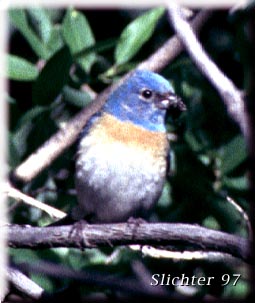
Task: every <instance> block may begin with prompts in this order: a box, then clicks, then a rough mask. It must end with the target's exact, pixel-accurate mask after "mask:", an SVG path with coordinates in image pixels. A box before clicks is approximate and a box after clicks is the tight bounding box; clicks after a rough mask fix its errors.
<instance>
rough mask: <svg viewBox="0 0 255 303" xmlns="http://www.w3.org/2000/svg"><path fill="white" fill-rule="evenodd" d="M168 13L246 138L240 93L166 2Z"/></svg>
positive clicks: (188, 48) (190, 53)
mask: <svg viewBox="0 0 255 303" xmlns="http://www.w3.org/2000/svg"><path fill="white" fill-rule="evenodd" d="M168 13H169V17H170V20H171V23H172V25H173V27H174V29H175V31H176V33H177V35H178V37H179V38H180V39H181V41H182V43H183V44H184V45H185V47H186V50H187V52H188V53H189V55H190V56H191V58H192V59H193V61H194V62H195V63H196V65H197V67H198V68H199V70H200V71H201V73H203V74H204V75H205V76H206V77H207V78H208V80H209V81H210V82H211V83H212V85H213V86H214V87H215V89H216V90H217V92H218V93H219V94H220V96H221V98H222V100H223V101H224V104H225V105H226V108H227V110H228V112H229V115H230V116H231V117H232V119H233V120H234V121H236V123H237V124H238V125H239V127H240V129H241V131H242V133H243V134H244V136H245V137H247V117H246V113H245V106H244V101H243V99H242V95H241V92H240V91H239V90H238V89H237V88H236V87H235V85H234V84H233V82H232V81H231V80H230V79H229V78H228V77H227V76H226V75H224V73H223V72H222V71H221V70H220V69H219V68H218V67H217V65H216V64H215V63H214V62H213V61H212V60H211V59H210V58H209V56H208V55H207V54H206V52H205V50H204V49H203V48H202V46H201V44H200V43H199V41H198V40H197V38H196V36H195V34H194V31H193V30H192V28H191V27H190V25H189V23H188V22H186V21H185V20H184V19H183V18H182V15H181V9H180V7H179V6H178V5H177V4H176V3H175V2H173V1H169V2H168Z"/></svg>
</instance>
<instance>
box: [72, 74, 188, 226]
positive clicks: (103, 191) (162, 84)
mask: <svg viewBox="0 0 255 303" xmlns="http://www.w3.org/2000/svg"><path fill="white" fill-rule="evenodd" d="M167 110H169V111H170V113H171V111H172V112H173V113H174V112H176V111H180V112H182V111H183V110H185V105H184V103H183V102H182V100H181V99H180V98H179V97H178V96H177V95H176V94H175V92H174V89H173V87H172V85H171V84H170V83H169V82H168V81H167V80H166V79H165V78H164V77H163V76H161V75H159V74H157V73H154V72H151V71H148V70H136V71H134V72H133V73H131V75H130V76H128V77H127V79H125V80H124V82H123V83H121V84H120V85H119V86H118V87H117V88H116V89H115V90H114V91H113V92H112V93H111V94H110V96H109V97H108V99H107V101H106V102H105V104H104V106H103V107H102V109H101V110H100V111H99V112H98V113H96V114H95V115H93V116H92V117H91V118H90V120H89V122H88V123H87V125H86V126H85V127H84V129H83V131H82V133H81V136H80V139H79V144H78V150H77V155H76V165H75V187H76V192H77V200H78V204H77V206H76V207H74V208H73V209H72V212H71V217H72V219H73V220H74V221H79V220H82V219H83V220H85V221H88V222H90V223H117V222H126V221H128V220H129V219H130V218H147V217H148V215H149V214H150V213H151V212H152V210H153V208H154V206H155V204H156V203H157V201H158V199H159V197H160V195H161V193H162V190H163V186H164V183H165V180H166V174H167V167H168V157H169V149H170V146H169V142H168V137H167V131H166V125H165V118H166V113H167Z"/></svg>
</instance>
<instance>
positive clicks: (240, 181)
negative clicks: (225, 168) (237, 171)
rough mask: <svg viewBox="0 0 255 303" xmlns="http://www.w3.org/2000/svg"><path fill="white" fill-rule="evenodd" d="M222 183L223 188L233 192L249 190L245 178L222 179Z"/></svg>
mask: <svg viewBox="0 0 255 303" xmlns="http://www.w3.org/2000/svg"><path fill="white" fill-rule="evenodd" d="M222 183H223V186H226V187H228V188H230V189H235V190H247V189H248V188H249V184H248V180H247V178H246V176H241V177H236V178H227V177H224V178H223V180H222Z"/></svg>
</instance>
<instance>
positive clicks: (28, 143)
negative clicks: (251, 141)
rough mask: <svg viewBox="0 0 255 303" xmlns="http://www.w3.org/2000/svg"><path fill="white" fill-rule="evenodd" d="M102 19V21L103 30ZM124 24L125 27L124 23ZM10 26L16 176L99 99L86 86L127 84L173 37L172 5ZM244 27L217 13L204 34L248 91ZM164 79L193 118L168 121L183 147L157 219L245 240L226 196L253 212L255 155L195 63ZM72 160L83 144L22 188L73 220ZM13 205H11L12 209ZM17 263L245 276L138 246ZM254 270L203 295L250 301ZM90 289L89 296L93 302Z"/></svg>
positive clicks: (24, 15) (45, 282) (33, 14)
mask: <svg viewBox="0 0 255 303" xmlns="http://www.w3.org/2000/svg"><path fill="white" fill-rule="evenodd" d="M235 14H237V15H238V12H236V13H235ZM98 18H101V19H100V20H102V22H98ZM109 18H110V19H112V18H113V19H112V22H104V20H108V21H109ZM114 18H115V19H116V20H122V22H123V23H121V26H119V25H118V24H116V23H115V21H114V20H115V19H114ZM9 22H10V25H11V35H10V50H11V53H10V54H9V55H8V71H7V77H8V78H9V80H10V91H9V94H10V98H9V100H11V102H10V104H9V107H10V129H9V165H10V170H12V169H13V168H15V167H16V166H18V165H19V164H20V163H22V161H23V160H24V159H25V158H26V157H27V156H28V155H30V154H31V153H33V152H34V151H35V150H36V149H37V148H38V147H39V146H41V145H42V144H43V143H44V142H45V141H46V140H47V139H48V138H49V137H50V136H51V135H52V134H54V133H55V132H56V131H57V129H59V128H60V127H61V126H62V125H64V123H65V122H66V121H68V120H69V119H70V118H71V117H72V116H73V115H74V114H75V113H77V112H78V111H79V110H80V108H81V107H83V106H86V105H87V104H88V103H89V102H91V100H92V97H91V94H90V92H89V90H88V89H87V87H88V86H89V87H90V88H91V89H93V90H94V91H95V92H100V91H101V90H102V89H103V88H105V87H106V86H107V85H108V84H109V83H111V82H113V81H116V80H118V79H119V77H120V75H121V74H122V73H123V72H126V71H128V70H129V69H131V68H133V67H135V66H136V65H137V63H139V62H141V60H144V59H146V57H147V56H148V55H150V54H151V53H152V51H154V50H155V49H157V48H158V47H159V46H160V45H161V44H162V43H163V42H164V41H165V40H166V39H168V38H169V37H170V35H171V32H170V27H169V24H168V21H167V18H166V16H165V15H164V10H163V9H162V8H156V9H152V10H148V11H146V12H139V14H138V15H137V12H135V11H114V12H108V11H104V12H98V11H78V10H75V9H68V10H47V9H41V8H33V9H28V10H24V9H11V10H10V11H9ZM102 24H103V26H102ZM243 24H244V21H243V17H242V15H241V17H240V18H236V17H235V16H233V15H232V17H229V16H228V14H227V12H223V11H222V12H217V13H216V14H215V16H214V17H213V18H212V19H211V21H210V22H209V23H208V24H207V26H206V27H205V28H204V30H203V31H202V33H201V40H202V43H203V45H205V47H206V49H207V51H208V52H209V54H210V56H211V57H212V58H214V60H215V62H216V63H217V64H218V65H219V67H220V68H221V69H222V70H223V71H224V72H225V73H226V74H227V76H228V77H230V78H231V79H232V80H233V81H234V82H235V84H236V85H237V86H238V87H239V88H242V89H244V87H243V85H244V83H243V82H242V79H243V70H244V67H243V65H242V63H241V61H240V56H241V55H242V51H241V47H240V41H237V40H236V39H237V38H236V35H235V30H236V28H238V29H239V33H240V35H242V34H243V35H244V31H243V30H242V29H243ZM240 35H239V37H240ZM97 37H100V38H99V39H98V38H97ZM28 50H29V51H28ZM162 74H163V75H164V76H165V77H166V78H167V79H168V80H169V81H171V82H172V84H173V86H174V87H175V90H176V92H177V93H178V94H179V95H180V96H181V97H182V99H183V100H184V102H185V103H186V104H187V107H188V112H187V113H186V114H185V115H184V116H183V117H181V118H180V119H179V120H178V121H172V120H171V119H170V118H168V120H167V127H168V129H169V131H173V132H175V133H177V134H178V140H177V141H176V142H173V143H172V144H171V146H172V151H171V172H170V175H169V178H168V181H167V183H166V185H165V188H164V191H163V194H162V196H161V198H160V201H159V203H158V206H157V208H156V209H155V212H154V213H153V215H152V219H153V220H157V221H170V222H190V223H195V224H201V225H204V226H207V227H209V228H215V229H220V230H224V231H227V232H230V233H235V234H239V235H243V236H247V229H246V226H245V222H244V219H243V217H242V214H240V213H239V212H238V211H237V209H236V208H234V207H233V205H231V204H229V203H228V202H226V199H225V197H226V195H229V196H230V197H232V198H233V199H234V200H235V201H236V202H237V204H239V205H240V206H241V207H242V208H243V209H244V210H245V211H247V209H248V205H247V200H246V199H247V179H246V174H245V173H246V166H245V165H246V160H247V153H246V149H245V144H244V139H243V137H242V135H241V134H240V131H239V129H238V128H237V126H236V125H235V124H234V123H233V121H231V119H230V118H229V116H228V114H227V112H226V109H225V107H224V106H223V105H222V102H221V100H220V99H219V96H218V95H217V93H216V92H215V91H214V90H213V88H212V87H211V86H210V84H209V83H208V82H207V81H206V80H205V79H204V78H203V76H202V75H201V74H200V72H199V71H198V70H197V69H196V67H195V66H194V65H193V63H192V62H191V60H190V58H189V57H188V56H187V55H186V54H182V55H181V56H179V57H178V58H177V59H176V60H175V61H174V62H171V63H170V64H169V66H167V68H165V70H164V71H163V72H162ZM85 83H86V85H87V86H84V84H85ZM102 152H103V151H102ZM74 160H75V146H73V147H71V148H70V149H69V150H68V151H66V152H65V153H64V154H63V155H62V156H60V157H59V158H58V159H57V160H56V161H55V162H54V163H53V164H52V165H51V166H50V167H49V168H48V170H46V171H44V172H43V173H41V174H40V175H39V176H38V177H37V178H35V179H34V180H33V181H31V182H29V183H27V184H24V185H20V188H21V190H22V191H23V192H26V193H28V194H29V195H31V196H34V197H35V198H37V199H39V200H41V201H43V202H45V203H48V204H50V205H53V206H54V207H56V208H59V209H61V210H63V211H69V210H70V209H71V207H72V206H73V205H74V203H76V198H75V196H74V195H72V194H71V192H72V190H73V188H74V184H73V175H74ZM13 203H14V201H10V205H12V204H13ZM10 219H11V221H12V222H15V223H20V224H21V223H24V224H33V225H40V226H42V225H45V224H48V223H50V222H51V220H50V218H49V217H48V216H47V215H46V214H45V213H43V212H41V211H40V210H38V209H34V208H30V207H28V206H27V205H21V204H20V205H19V206H18V207H16V208H14V209H13V210H12V212H11V216H10ZM116 250H118V254H116V257H115V258H114V259H113V260H112V262H110V263H109V256H110V255H111V253H112V252H113V251H116ZM10 254H11V257H12V259H13V260H14V261H15V262H16V263H20V262H24V261H28V262H32V261H33V262H38V261H40V260H48V261H51V262H55V263H58V264H64V265H65V266H69V267H72V268H75V269H78V270H88V269H97V270H100V271H101V272H102V275H103V274H104V272H105V271H107V272H112V273H113V274H115V275H116V276H119V277H120V276H122V277H124V276H130V275H131V274H132V268H131V266H130V263H132V262H133V261H134V260H139V261H140V262H143V263H144V265H145V266H146V267H147V269H148V271H149V272H151V273H161V272H162V273H171V276H180V275H181V274H182V273H187V275H189V276H192V275H194V274H199V275H200V276H206V275H208V276H213V275H214V276H215V277H216V276H217V277H218V278H219V279H220V277H221V276H222V275H223V274H226V273H229V274H232V273H238V272H239V270H240V267H237V266H236V267H233V266H228V264H227V263H224V262H222V261H218V262H216V261H214V262H212V261H178V262H177V261H172V260H168V261H167V262H166V261H165V260H158V259H156V260H153V259H150V258H142V257H141V255H140V254H138V253H134V252H133V251H131V250H129V249H128V248H123V249H119V248H107V249H104V250H99V249H93V250H86V251H84V252H81V251H78V250H72V249H51V250H47V251H32V250H14V249H12V250H10ZM106 264H108V265H106ZM245 269H246V268H245V266H241V270H242V277H241V282H240V284H238V287H234V286H231V285H228V287H222V286H220V282H218V284H217V283H215V284H214V285H212V286H211V287H208V288H206V289H201V288H199V287H198V288H197V289H196V290H195V293H196V295H200V296H204V295H206V294H210V295H212V296H215V297H228V298H231V297H233V296H235V297H237V298H244V297H245V296H246V295H247V293H248V282H247V279H246V278H247V273H246V270H245ZM32 278H33V279H34V280H35V281H36V282H37V283H38V284H40V285H42V286H43V287H44V288H45V289H46V290H48V291H56V290H57V289H59V287H62V286H68V285H69V284H70V281H68V280H63V281H56V280H54V279H51V278H49V277H43V276H37V275H34V276H33V277H32ZM82 291H84V290H82V289H81V292H82ZM88 291H89V290H88V289H86V292H85V293H87V292H88ZM99 291H102V290H99ZM175 291H178V289H175Z"/></svg>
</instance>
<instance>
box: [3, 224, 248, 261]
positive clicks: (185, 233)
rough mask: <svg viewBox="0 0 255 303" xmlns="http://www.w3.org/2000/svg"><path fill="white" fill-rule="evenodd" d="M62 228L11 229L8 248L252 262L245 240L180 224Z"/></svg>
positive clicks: (99, 225) (26, 227) (25, 227)
mask: <svg viewBox="0 0 255 303" xmlns="http://www.w3.org/2000/svg"><path fill="white" fill-rule="evenodd" d="M77 224H78V225H70V226H59V227H31V226H19V225H10V226H4V227H1V228H2V230H3V229H5V228H7V229H8V233H9V241H8V242H9V246H11V247H14V248H37V249H39V248H50V247H76V248H92V247H97V246H98V247H101V246H109V245H130V244H142V245H144V244H146V245H161V246H169V245H170V246H171V250H176V249H178V250H179V251H180V250H181V251H194V250H202V251H213V252H221V253H227V254H230V255H232V256H233V257H237V258H240V259H242V260H244V261H246V262H251V259H252V256H251V254H250V245H251V243H250V242H249V241H248V240H246V239H245V238H242V237H239V236H235V235H231V234H228V233H225V232H221V231H216V230H211V229H207V228H204V227H200V226H195V225H190V224H181V223H178V224H176V223H142V224H137V223H118V224H98V225H96V224H92V225H90V224H86V223H84V224H82V223H81V222H78V223H77Z"/></svg>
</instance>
